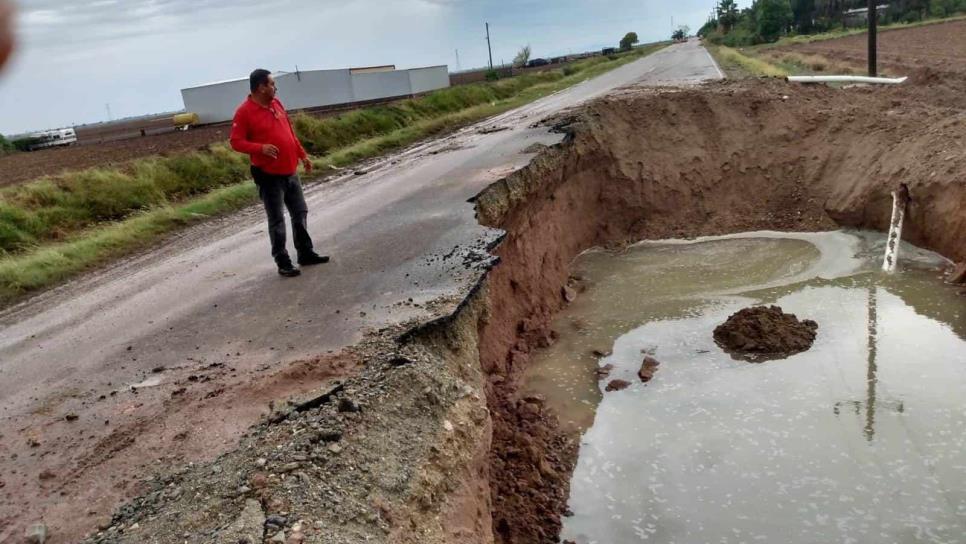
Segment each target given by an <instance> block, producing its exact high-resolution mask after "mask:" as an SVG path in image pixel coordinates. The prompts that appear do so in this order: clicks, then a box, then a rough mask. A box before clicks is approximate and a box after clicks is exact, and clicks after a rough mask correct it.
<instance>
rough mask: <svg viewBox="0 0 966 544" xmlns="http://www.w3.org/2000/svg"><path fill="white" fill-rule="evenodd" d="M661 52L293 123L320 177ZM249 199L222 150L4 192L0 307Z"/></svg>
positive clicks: (243, 173) (0, 198)
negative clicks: (312, 154) (312, 155)
mask: <svg viewBox="0 0 966 544" xmlns="http://www.w3.org/2000/svg"><path fill="white" fill-rule="evenodd" d="M664 46H666V44H654V45H649V46H645V47H641V48H636V49H635V50H633V51H631V52H628V53H623V54H619V55H614V56H610V57H596V58H592V59H587V60H584V61H579V62H576V63H572V64H570V65H568V66H566V67H564V68H563V69H561V70H552V71H549V72H544V73H540V74H532V75H524V76H519V77H518V78H512V79H507V80H504V81H498V82H494V83H488V84H479V85H469V86H463V87H454V88H450V89H443V90H441V91H437V92H436V93H431V94H430V95H427V96H426V97H423V98H417V99H413V100H409V101H404V102H403V103H402V104H400V105H398V106H381V107H375V108H366V109H365V110H358V111H354V112H350V113H348V114H345V115H342V116H339V117H334V118H327V119H315V118H309V117H307V116H305V117H303V116H297V117H296V120H295V124H296V127H297V131H298V132H299V136H300V139H302V140H303V143H304V144H305V145H306V147H307V148H309V149H312V150H313V152H315V153H319V152H322V153H325V154H324V155H322V156H318V157H315V158H313V163H314V165H315V166H316V167H318V168H327V167H329V166H334V167H340V166H346V165H349V164H352V163H355V162H357V161H359V160H363V159H367V158H371V157H375V156H378V155H381V154H384V153H386V152H388V151H392V150H395V149H399V148H402V147H405V146H407V145H410V144H413V143H415V142H417V141H419V140H422V139H425V138H427V137H431V136H435V135H438V134H441V133H444V132H446V131H449V130H452V129H454V128H456V127H460V126H465V125H468V124H472V123H474V122H477V121H480V120H482V119H485V118H487V117H490V116H493V115H497V114H500V113H503V112H505V111H509V110H511V109H514V108H516V107H519V106H521V105H523V104H526V103H529V102H532V101H534V100H537V99H539V98H541V97H544V96H547V95H549V94H552V93H554V92H557V91H559V90H562V89H565V88H567V87H570V86H572V85H575V84H578V83H581V82H583V81H586V80H588V79H591V78H593V77H596V76H598V75H601V74H603V73H605V72H608V71H610V70H613V69H615V68H617V67H619V66H622V65H624V64H627V63H629V62H632V61H634V60H637V59H639V58H641V57H643V56H645V55H648V54H650V53H653V52H654V51H657V50H658V49H661V48H662V47H664ZM464 87H483V89H482V90H481V89H479V88H477V89H464ZM347 118H348V119H353V120H354V122H349V121H347V120H346V119H347ZM339 130H341V131H342V132H340V131H339ZM307 181H308V182H312V181H313V180H307ZM256 201H257V195H256V192H255V189H254V186H253V185H252V184H251V182H250V181H249V180H248V173H247V157H245V156H243V155H241V154H236V153H233V152H232V151H231V150H229V149H228V148H227V147H226V146H224V145H221V144H219V145H215V146H212V148H211V149H210V150H207V151H203V152H192V153H186V154H182V155H178V156H175V157H169V158H157V157H155V158H148V159H141V160H137V161H133V162H132V163H130V164H128V165H127V166H125V167H122V168H117V169H89V170H84V171H79V172H74V173H66V174H63V175H61V176H56V177H52V178H44V179H41V180H38V181H35V182H30V183H27V184H22V185H19V186H16V187H12V188H8V189H5V190H3V191H0V254H2V257H0V303H4V304H6V303H10V302H11V301H13V300H16V299H17V298H20V297H22V296H23V295H25V294H27V293H29V292H31V291H36V290H39V289H42V288H45V287H49V286H51V285H54V284H56V283H59V282H62V281H64V280H66V279H69V278H71V277H73V276H76V275H77V274H79V273H81V272H84V271H87V270H90V269H92V268H94V267H97V266H100V265H103V264H105V263H107V262H110V261H112V260H114V259H117V258H118V257H121V256H124V255H127V254H130V253H132V252H134V251H136V250H138V249H140V248H143V247H147V246H149V245H151V244H152V243H155V242H157V241H158V240H159V239H160V238H161V237H163V236H165V235H167V234H170V233H171V232H173V231H175V230H178V229H181V228H184V227H186V226H189V225H192V224H196V223H199V222H202V221H205V220H208V219H210V218H211V217H214V216H217V215H223V214H226V213H230V212H233V211H237V210H239V209H242V208H244V207H246V206H249V205H251V204H253V203H255V202H256Z"/></svg>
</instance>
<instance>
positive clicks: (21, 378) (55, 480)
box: [0, 42, 720, 543]
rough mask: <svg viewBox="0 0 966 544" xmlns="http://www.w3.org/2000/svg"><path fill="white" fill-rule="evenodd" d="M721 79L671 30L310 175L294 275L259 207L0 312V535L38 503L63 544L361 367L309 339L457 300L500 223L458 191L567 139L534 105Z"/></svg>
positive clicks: (446, 307) (410, 318)
mask: <svg viewBox="0 0 966 544" xmlns="http://www.w3.org/2000/svg"><path fill="white" fill-rule="evenodd" d="M718 77H720V71H719V70H718V69H717V67H716V66H715V65H714V63H713V61H712V60H711V58H710V56H709V55H707V53H706V51H705V50H704V49H702V48H701V47H700V46H699V45H698V44H697V43H696V42H690V43H685V44H678V45H674V46H671V47H669V48H667V49H665V50H662V51H660V52H658V53H656V54H654V55H651V56H649V57H647V58H644V59H642V60H639V61H637V62H635V63H632V64H629V65H627V66H624V67H622V68H620V69H617V70H615V71H613V72H611V73H608V74H606V75H604V76H601V77H599V78H597V79H595V80H592V81H589V82H586V83H583V84H581V85H578V86H576V87H573V88H571V89H569V90H567V91H563V92H560V93H557V94H555V95H553V96H550V97H547V98H545V99H543V100H540V101H538V102H535V103H533V104H531V105H529V106H526V107H524V108H521V109H518V110H515V111H512V112H509V113H507V114H504V115H502V116H499V117H497V118H494V119H491V120H489V121H487V122H484V123H482V124H479V125H475V126H472V127H468V128H466V129H464V130H461V131H459V132H457V133H455V134H453V135H451V136H449V137H446V138H443V139H441V140H438V141H433V142H429V143H427V144H424V145H420V146H417V147H414V148H411V149H409V150H407V151H405V152H402V153H400V154H397V155H393V156H390V157H388V158H386V159H384V160H382V161H381V162H378V163H374V164H372V165H370V166H369V167H368V168H367V173H365V174H363V175H355V173H353V174H347V175H346V176H344V177H342V178H340V179H338V180H335V181H332V182H329V183H325V184H317V185H314V186H312V187H310V188H308V189H307V194H306V197H307V200H308V202H309V207H310V210H311V214H310V228H311V230H312V234H313V236H314V238H315V241H316V244H317V246H318V249H319V250H321V251H323V252H327V253H330V254H331V255H332V256H333V262H332V263H331V264H328V265H325V266H322V267H316V268H312V269H307V270H305V272H304V274H303V275H302V277H300V278H298V279H294V280H285V279H281V278H279V277H278V276H277V274H276V273H275V270H274V266H273V263H272V262H271V259H270V257H269V255H268V241H267V237H266V235H265V232H264V226H263V219H262V215H261V214H262V212H261V211H260V210H258V209H251V210H247V211H246V212H244V213H241V214H239V215H238V216H236V217H232V218H229V219H226V220H223V221H220V222H218V223H215V224H209V225H204V226H202V227H200V228H196V229H194V230H192V231H190V232H188V233H186V234H185V235H184V236H182V237H181V238H180V239H179V240H176V241H174V242H172V243H169V244H166V245H165V247H163V248H159V249H158V250H157V251H155V252H152V253H150V254H147V255H143V256H141V257H139V258H137V259H133V260H130V261H128V262H125V263H122V264H119V265H118V266H116V267H114V268H112V269H110V270H107V271H104V272H102V273H99V274H96V275H94V276H92V277H88V278H85V279H82V280H80V281H77V282H74V283H72V284H69V285H67V286H64V287H62V288H59V289H56V290H54V291H52V292H49V293H47V294H45V295H42V296H39V297H37V298H35V299H33V300H31V301H28V302H27V303H25V304H22V305H20V306H18V307H15V308H12V309H10V310H7V311H5V312H4V313H3V314H0V327H2V329H0V330H2V333H0V361H2V363H0V403H2V418H3V419H2V420H0V435H2V440H0V458H3V460H4V467H5V468H4V473H3V475H2V476H0V478H2V483H0V495H2V496H3V497H4V500H3V506H2V509H0V540H5V538H6V537H7V536H9V535H11V534H16V533H17V532H19V531H21V530H22V527H23V526H24V525H26V524H28V523H30V522H33V521H36V520H39V519H41V518H43V519H44V520H45V521H46V523H47V524H48V525H50V527H51V531H52V534H53V537H52V539H51V541H52V542H55V543H56V542H67V541H73V540H75V539H76V538H77V537H79V536H81V535H83V534H84V533H85V532H88V531H90V530H92V529H94V528H95V527H96V526H97V525H98V523H100V522H101V521H102V520H103V519H104V518H105V517H106V516H109V515H110V513H111V512H112V511H113V509H114V508H115V507H116V506H117V504H118V502H119V501H121V500H123V499H124V498H126V497H130V496H132V495H133V494H135V493H136V492H137V489H138V488H137V481H136V480H137V479H138V478H142V477H144V476H145V475H146V474H147V473H150V472H151V471H153V470H155V469H157V468H160V467H164V466H170V465H175V464H178V463H184V462H188V461H195V460H201V459H207V458H211V457H213V456H214V455H216V454H218V453H219V452H221V451H224V450H225V449H227V448H229V447H230V446H232V445H233V444H235V443H236V441H237V438H238V436H239V435H240V434H241V433H243V432H244V431H245V429H247V427H248V426H249V425H251V424H252V423H254V422H255V421H257V420H258V418H259V417H261V416H263V415H264V414H265V413H266V412H267V411H268V409H269V408H268V404H269V403H270V402H271V401H274V400H277V399H281V398H285V397H286V396H289V395H292V394H304V393H306V392H307V391H309V390H311V389H313V388H317V387H319V386H321V385H323V384H325V383H326V381H328V380H331V379H334V378H339V377H343V376H345V375H347V374H349V373H351V372H352V371H353V368H354V366H355V364H356V362H357V361H355V360H354V359H353V358H352V357H348V356H346V357H339V356H329V357H322V358H318V356H319V355H320V354H325V353H335V352H339V351H340V350H342V349H343V348H345V347H346V346H350V345H352V344H353V343H355V342H357V341H358V340H360V339H361V338H362V336H363V334H364V333H365V332H366V331H371V330H376V329H380V328H383V327H387V326H390V325H395V324H400V323H406V322H422V321H426V320H429V319H432V318H434V317H436V316H439V315H442V314H446V313H448V312H450V311H452V310H453V309H454V307H455V306H456V305H457V304H458V303H459V302H460V301H461V300H462V299H463V298H464V296H465V294H466V293H467V292H468V291H469V290H470V289H471V288H472V287H473V286H474V285H475V284H476V282H477V281H478V279H479V277H480V274H481V273H482V272H481V270H482V268H483V266H482V265H483V264H485V263H486V261H487V259H489V256H488V254H487V252H486V250H487V248H488V246H490V245H491V244H492V243H493V242H495V241H496V240H497V239H498V238H499V237H500V235H501V233H500V232H499V231H496V230H492V229H486V228H483V227H481V226H479V225H478V223H477V222H476V220H475V218H474V217H473V208H472V205H471V204H469V203H468V202H467V200H468V199H469V198H471V197H472V196H474V195H475V194H477V193H478V192H479V191H480V190H482V189H483V188H485V187H486V186H487V185H489V184H490V183H492V182H493V181H496V180H498V179H500V178H503V177H504V176H506V175H507V174H508V173H510V172H511V171H514V170H516V169H518V168H521V167H523V166H524V165H525V164H526V163H528V162H529V161H530V159H531V158H532V156H533V155H532V153H530V152H531V151H533V150H534V149H535V148H534V147H533V144H536V143H541V144H552V143H555V142H557V141H559V139H560V137H561V136H560V135H556V134H552V133H548V131H547V129H546V127H537V126H534V125H535V124H536V123H537V122H538V121H540V120H541V119H543V118H544V117H546V116H548V115H550V114H553V113H557V112H559V111H561V110H563V109H566V108H568V107H572V106H575V105H577V104H579V103H581V102H583V101H586V100H588V99H591V98H594V97H597V96H600V95H602V94H605V93H608V92H610V91H612V90H614V89H616V88H618V87H621V86H625V85H630V84H653V85H661V84H671V83H675V84H686V83H695V82H699V81H702V80H705V79H714V78H718ZM525 150H526V151H525ZM292 361H304V362H303V363H301V364H294V365H293V364H290V363H291V362H292Z"/></svg>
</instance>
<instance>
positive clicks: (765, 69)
mask: <svg viewBox="0 0 966 544" xmlns="http://www.w3.org/2000/svg"><path fill="white" fill-rule="evenodd" d="M708 50H709V51H710V52H711V54H712V55H713V56H714V58H715V60H717V61H718V64H719V65H721V69H722V70H724V71H725V72H727V73H729V74H735V73H737V74H740V75H748V76H753V77H785V76H788V75H789V74H790V73H791V71H789V70H787V69H785V68H782V67H780V66H775V65H774V64H771V63H769V62H767V61H765V60H762V59H760V58H758V57H752V56H748V55H745V54H744V53H743V52H741V51H738V50H736V49H732V48H730V47H726V46H723V45H710V46H709V47H708Z"/></svg>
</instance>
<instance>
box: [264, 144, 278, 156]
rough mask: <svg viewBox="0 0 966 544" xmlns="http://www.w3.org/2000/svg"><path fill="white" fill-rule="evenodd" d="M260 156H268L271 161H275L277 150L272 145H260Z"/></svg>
mask: <svg viewBox="0 0 966 544" xmlns="http://www.w3.org/2000/svg"><path fill="white" fill-rule="evenodd" d="M262 155H268V156H269V157H271V158H273V159H277V158H278V148H277V147H275V146H274V145H272V144H264V145H262Z"/></svg>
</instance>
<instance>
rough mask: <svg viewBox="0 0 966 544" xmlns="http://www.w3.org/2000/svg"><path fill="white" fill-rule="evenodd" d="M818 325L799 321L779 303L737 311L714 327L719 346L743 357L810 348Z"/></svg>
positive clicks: (767, 356)
mask: <svg viewBox="0 0 966 544" xmlns="http://www.w3.org/2000/svg"><path fill="white" fill-rule="evenodd" d="M817 330H818V324H817V323H815V322H814V321H812V320H811V319H805V320H802V321H799V320H798V318H797V317H795V315H794V314H786V313H784V312H782V309H781V308H779V307H778V306H768V307H765V306H756V307H754V308H745V309H743V310H741V311H739V312H738V313H736V314H733V315H732V316H731V317H729V318H728V320H727V321H725V322H724V323H723V324H721V325H718V327H717V328H715V330H714V339H715V341H716V342H717V343H718V345H719V346H721V347H722V348H724V349H725V351H728V352H730V353H731V354H732V355H736V356H738V357H741V358H743V359H749V360H762V359H774V358H782V357H787V356H789V355H793V354H795V353H800V352H802V351H806V350H807V349H808V348H810V347H812V342H814V341H815V332H816V331H817Z"/></svg>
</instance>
